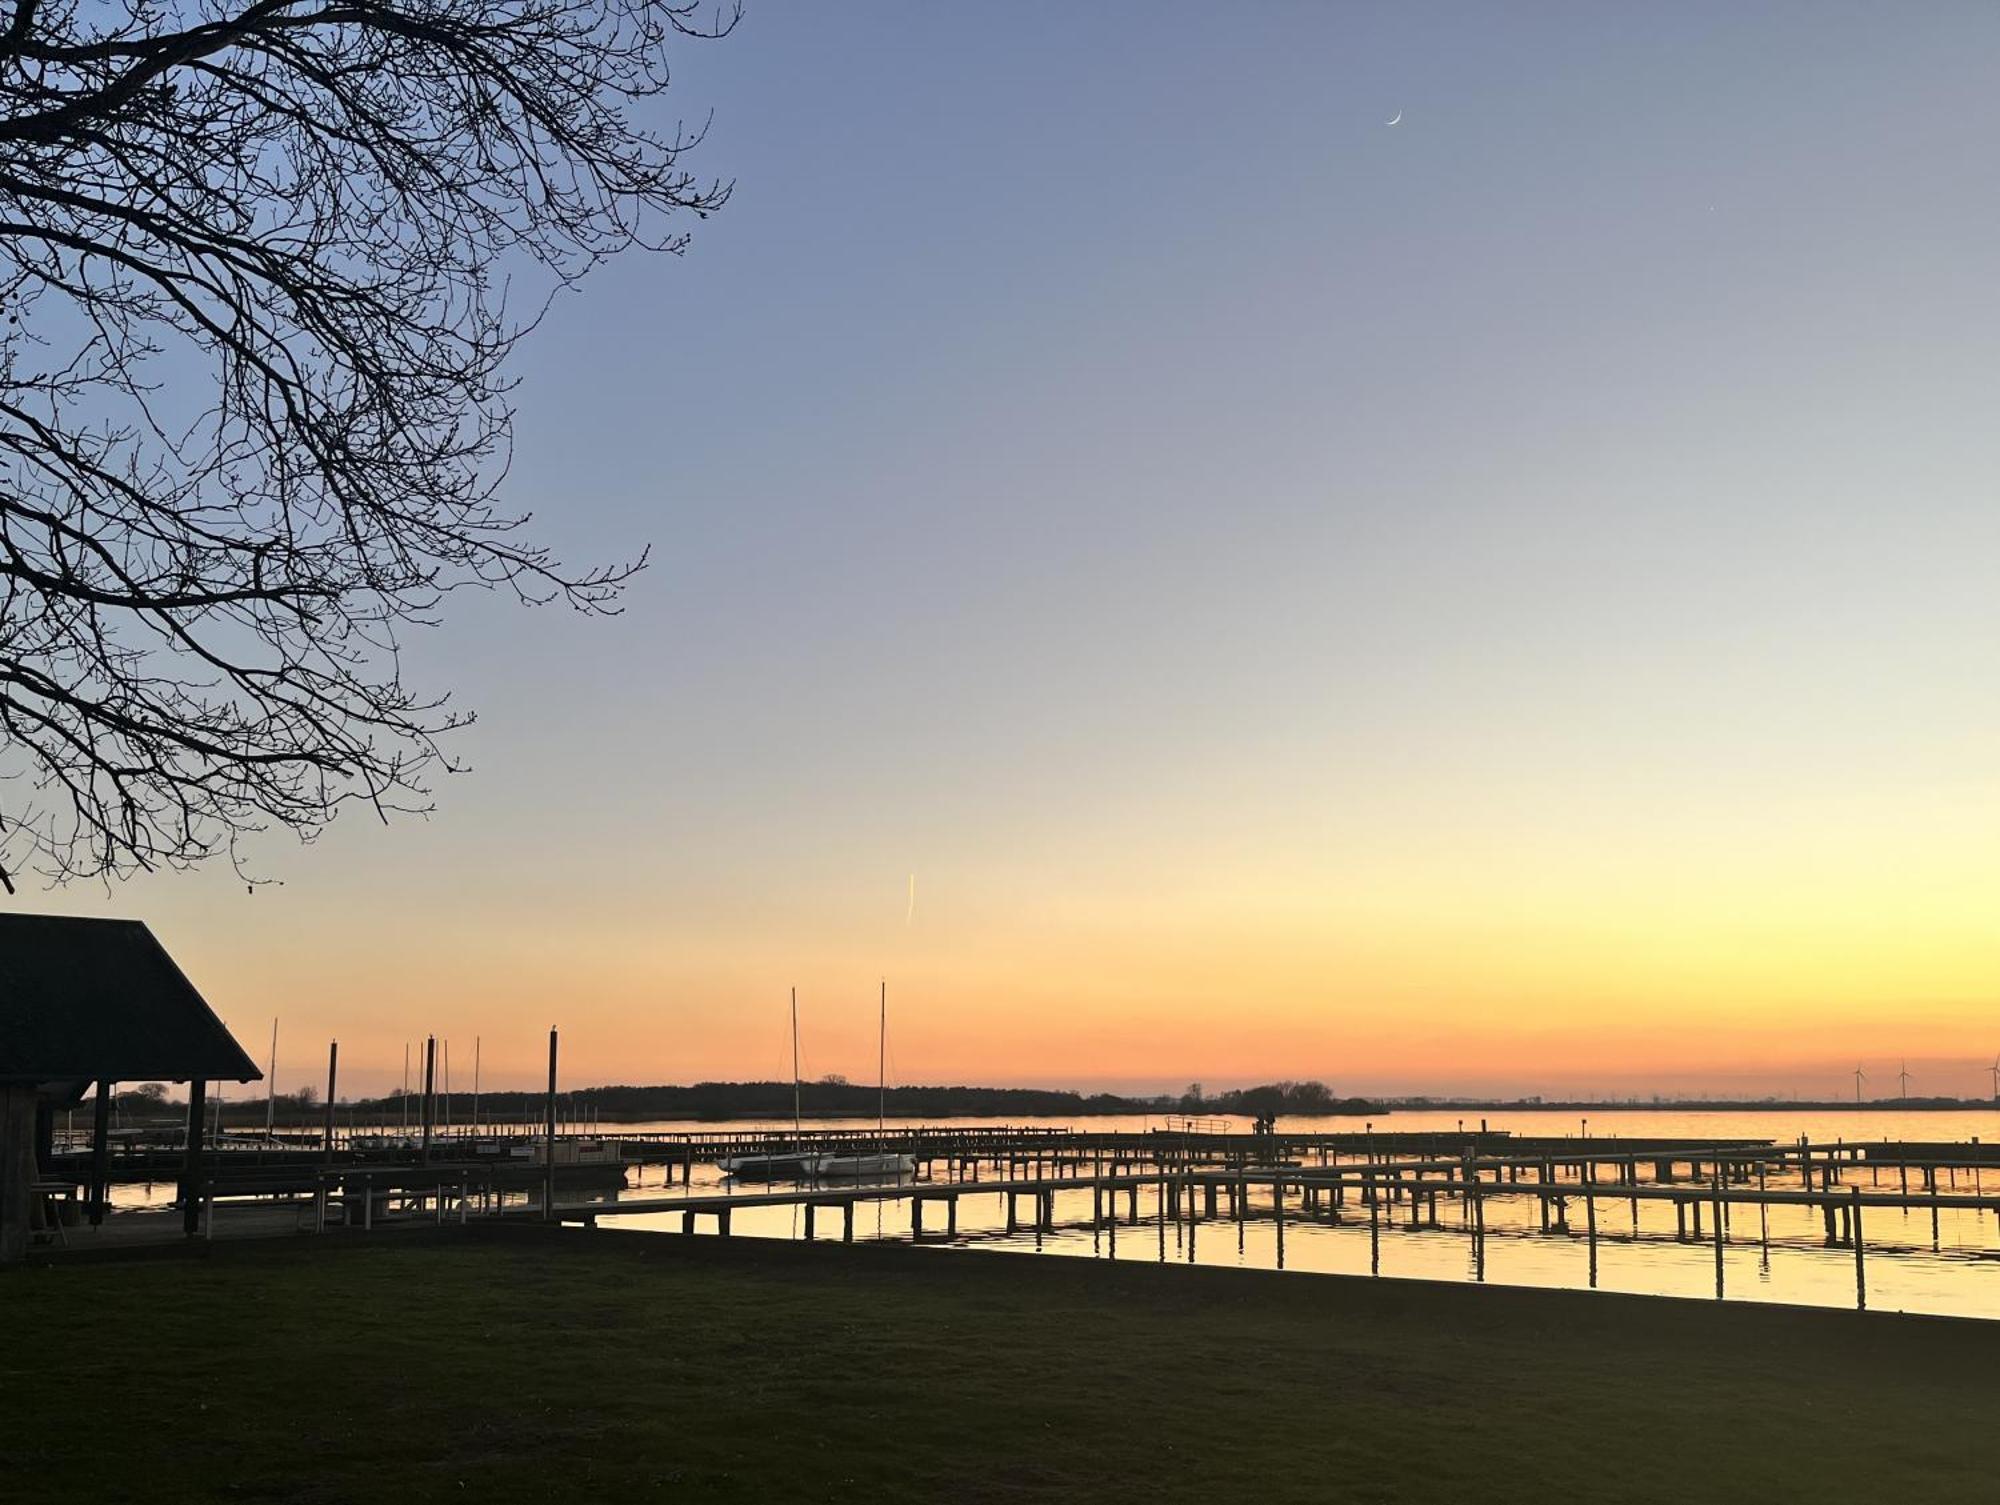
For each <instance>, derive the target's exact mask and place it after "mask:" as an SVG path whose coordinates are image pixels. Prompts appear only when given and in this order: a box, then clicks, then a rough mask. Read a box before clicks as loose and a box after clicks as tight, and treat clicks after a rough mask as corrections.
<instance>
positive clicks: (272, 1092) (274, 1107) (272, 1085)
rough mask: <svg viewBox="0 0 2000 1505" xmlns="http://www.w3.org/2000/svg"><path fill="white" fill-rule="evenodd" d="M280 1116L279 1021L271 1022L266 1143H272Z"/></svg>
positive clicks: (265, 1102)
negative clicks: (273, 1130) (272, 1136)
mask: <svg viewBox="0 0 2000 1505" xmlns="http://www.w3.org/2000/svg"><path fill="white" fill-rule="evenodd" d="M277 1115H278V1021H277V1020H276V1019H275V1018H273V1019H272V1020H271V1075H270V1077H269V1079H267V1080H266V1081H265V1083H264V1143H265V1144H267V1145H268V1144H269V1143H270V1142H271V1131H272V1129H273V1128H274V1127H275V1126H276V1121H277Z"/></svg>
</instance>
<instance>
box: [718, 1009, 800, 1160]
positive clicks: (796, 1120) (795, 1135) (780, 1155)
mask: <svg viewBox="0 0 2000 1505" xmlns="http://www.w3.org/2000/svg"><path fill="white" fill-rule="evenodd" d="M816 1158H817V1157H815V1156H813V1155H810V1154H808V1153H807V1152H806V1148H805V1123H804V1120H803V1118H802V1117H801V1116H800V1113H799V990H798V989H797V988H793V989H792V1147H791V1149H790V1150H786V1151H779V1152H777V1153H774V1154H769V1155H735V1156H731V1157H730V1158H729V1159H727V1160H724V1161H723V1162H722V1169H723V1170H724V1171H725V1172H727V1173H728V1174H729V1175H732V1176H735V1177H736V1178H737V1179H738V1180H742V1181H804V1180H807V1179H808V1178H810V1177H811V1175H812V1174H813V1167H814V1161H815V1159H816Z"/></svg>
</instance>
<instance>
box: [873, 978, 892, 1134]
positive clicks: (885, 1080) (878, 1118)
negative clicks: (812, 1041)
mask: <svg viewBox="0 0 2000 1505" xmlns="http://www.w3.org/2000/svg"><path fill="white" fill-rule="evenodd" d="M875 1092H876V1098H875V1139H876V1147H877V1148H878V1149H879V1148H880V1146H881V1139H882V1134H883V1125H884V1124H885V1123H886V1122H887V1120H888V1117H889V979H888V978H886V977H885V978H883V979H882V1015H881V1022H880V1024H879V1026H878V1027H877V1030H876V1035H875Z"/></svg>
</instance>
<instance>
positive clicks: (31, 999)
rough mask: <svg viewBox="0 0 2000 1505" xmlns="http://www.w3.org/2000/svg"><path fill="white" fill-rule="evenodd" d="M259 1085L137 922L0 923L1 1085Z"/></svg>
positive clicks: (50, 918)
mask: <svg viewBox="0 0 2000 1505" xmlns="http://www.w3.org/2000/svg"><path fill="white" fill-rule="evenodd" d="M262 1075H263V1073H262V1072H260V1071H259V1070H258V1069H257V1067H256V1064H255V1063H254V1062H252V1061H251V1059H250V1057H249V1056H247V1055H245V1054H244V1053H243V1048H242V1047H241V1046H240V1045H238V1044H237V1043H236V1041H235V1040H234V1039H233V1038H232V1037H231V1036H230V1033H229V1031H228V1030H227V1029H225V1028H224V1027H223V1024H222V1021H221V1020H220V1019H218V1018H216V1017H215V1011H214V1010H213V1009H211V1008H210V1007H209V1006H208V1004H207V1002H206V1001H204V1000H203V998H202V996H201V994H199V993H197V992H196V991H195V988H194V984H193V983H191V982H189V981H188V980H187V977H186V975H185V974H184V973H182V971H181V969H180V968H179V967H177V966H175V965H174V959H173V958H172V957H171V956H168V955H167V953H166V948H165V947H163V946H161V944H160V943H159V942H158V941H157V940H155V939H154V937H153V932H152V931H150V930H148V929H147V928H146V927H145V926H144V925H143V924H141V923H140V922H139V921H137V920H97V919H78V918H75V917H72V916H68V915H33V914H0V1082H14V1083H20V1082H36V1083H40V1082H55V1081H79V1080H81V1081H105V1082H143V1081H166V1082H186V1081H193V1080H195V1079H197V1078H199V1079H203V1080H207V1081H237V1082H249V1081H255V1080H257V1079H258V1078H259V1077H261V1076H262Z"/></svg>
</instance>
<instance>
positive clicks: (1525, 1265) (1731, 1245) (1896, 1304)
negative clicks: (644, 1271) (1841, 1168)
mask: <svg viewBox="0 0 2000 1505" xmlns="http://www.w3.org/2000/svg"><path fill="white" fill-rule="evenodd" d="M1594 1112H1595V1114H1596V1125H1597V1126H1598V1127H1612V1126H1615V1127H1616V1128H1617V1129H1619V1130H1620V1131H1621V1132H1620V1133H1619V1134H1593V1135H1592V1136H1591V1137H1592V1138H1593V1139H1604V1140H1607V1141H1615V1140H1616V1139H1617V1138H1621V1137H1629V1138H1640V1137H1655V1136H1657V1137H1684V1138H1729V1137H1744V1138H1754V1139H1768V1140H1788V1139H1795V1138H1797V1137H1798V1136H1799V1135H1800V1134H1805V1135H1807V1136H1809V1137H1810V1138H1812V1139H1813V1140H1814V1141H1815V1142H1817V1143H1832V1142H1836V1141H1841V1140H1853V1139H1867V1140H1870V1141H1873V1140H1880V1139H1899V1138H1901V1139H1909V1140H1914V1141H1923V1142H1937V1141H1945V1140H1954V1139H1955V1140H1959V1141H1971V1140H1976V1139H1983V1140H1984V1141H1985V1142H1988V1143H1990V1142H1991V1141H1992V1138H1993V1136H1994V1134H1995V1133H1996V1132H1997V1131H2000V1112H1983V1111H1977V1112H1958V1113H1905V1114H1888V1113H1884V1114H1872V1113H1870V1114H1862V1115H1858V1116H1857V1117H1858V1119H1859V1122H1858V1123H1857V1122H1856V1121H1855V1120H1854V1119H1850V1118H1847V1117H1845V1116H1841V1115H1826V1114H1816V1115H1796V1116H1792V1115H1786V1114H1781V1113H1773V1114H1760V1113H1705V1112H1701V1111H1698V1110H1697V1111H1649V1112H1644V1113H1626V1114H1610V1113H1606V1112H1605V1111H1604V1110H1601V1109H1599V1110H1594ZM1462 1116H1463V1115H1458V1114H1455V1113H1446V1114H1414V1113H1412V1114H1403V1113H1398V1114H1396V1115H1395V1116H1394V1119H1393V1127H1394V1128H1395V1129H1396V1130H1399V1131H1410V1130H1422V1129H1436V1128H1451V1127H1454V1126H1455V1123H1456V1121H1457V1119H1458V1118H1460V1117H1462ZM1489 1117H1491V1118H1492V1120H1493V1121H1492V1127H1493V1128H1494V1129H1502V1128H1505V1129H1511V1130H1513V1131H1514V1132H1516V1133H1518V1134H1521V1135H1523V1136H1538V1135H1552V1134H1557V1133H1561V1132H1563V1131H1562V1129H1560V1128H1558V1127H1557V1122H1558V1121H1559V1122H1561V1123H1563V1124H1566V1125H1568V1126H1569V1127H1571V1128H1572V1129H1574V1128H1576V1127H1577V1121H1576V1120H1575V1119H1573V1118H1570V1117H1569V1116H1568V1115H1562V1116H1561V1117H1560V1119H1559V1120H1558V1119H1557V1116H1556V1115H1551V1114H1526V1113H1524V1114H1518V1115H1509V1116H1508V1117H1507V1119H1506V1120H1505V1121H1504V1122H1502V1121H1501V1120H1500V1119H1499V1117H1498V1116H1497V1115H1489ZM1829 1119H1832V1120H1833V1121H1832V1122H1829V1121H1828V1120H1829ZM1140 1126H1141V1125H1140V1124H1138V1123H1133V1124H1129V1125H1128V1124H1124V1123H1116V1124H1114V1123H1098V1122H1095V1121H1093V1122H1091V1123H1089V1124H1087V1125H1085V1126H1084V1127H1087V1128H1107V1129H1108V1128H1138V1127H1140ZM1283 1127H1284V1128H1286V1129H1300V1130H1312V1129H1320V1130H1338V1129H1343V1128H1345V1127H1347V1126H1346V1125H1345V1124H1343V1123H1339V1122H1330V1123H1312V1122H1300V1123H1289V1124H1286V1125H1284V1126H1283ZM1357 1127H1358V1126H1357ZM1857 1129H1858V1130H1859V1132H1857ZM1578 1137H1581V1136H1580V1134H1579V1136H1578ZM1849 1174H1850V1177H1851V1179H1852V1180H1853V1181H1855V1182H1858V1183H1859V1184H1861V1185H1863V1186H1866V1187H1870V1188H1877V1187H1879V1188H1880V1189H1881V1190H1883V1191H1892V1190H1900V1189H1901V1185H1902V1183H1901V1181H1900V1179H1897V1180H1893V1181H1885V1180H1884V1179H1883V1173H1880V1172H1877V1173H1875V1174H1873V1175H1872V1176H1871V1173H1870V1171H1869V1169H1868V1168H1867V1167H1866V1166H1862V1167H1860V1168H1858V1169H1855V1170H1851V1171H1850V1172H1849ZM1887 1174H1888V1175H1889V1176H1892V1177H1894V1176H1897V1175H1898V1173H1897V1172H1895V1171H1893V1170H1892V1171H1890V1172H1888V1173H1887ZM1965 1174H1966V1185H1965V1187H1964V1189H1965V1190H1967V1191H1973V1190H1978V1191H1982V1192H1983V1191H1984V1190H1986V1189H1987V1188H1988V1187H1989V1186H1990V1185H1991V1179H1992V1178H1991V1177H1987V1176H1983V1175H1982V1174H1981V1173H1979V1172H1967V1173H1965ZM1957 1179H1958V1178H1957V1176H1956V1175H1946V1174H1941V1175H1940V1187H1941V1189H1948V1188H1950V1187H1952V1186H1954V1185H1956V1184H1957ZM644 1189H645V1194H647V1195H650V1196H657V1195H659V1194H660V1192H661V1190H663V1189H668V1188H664V1187H663V1186H662V1177H661V1175H660V1172H659V1171H658V1170H657V1169H654V1170H651V1171H649V1172H647V1173H646V1175H645V1177H644ZM923 1189H924V1190H925V1191H926V1193H927V1194H930V1195H933V1196H936V1195H942V1194H944V1193H947V1192H950V1193H955V1194H956V1195H957V1197H958V1213H957V1219H956V1229H955V1232H953V1233H952V1234H950V1235H949V1236H947V1235H945V1234H944V1233H942V1232H940V1231H939V1230H938V1229H937V1228H936V1227H935V1226H933V1224H932V1223H927V1224H926V1226H925V1231H924V1233H923V1235H922V1237H921V1239H919V1240H918V1242H920V1243H921V1244H922V1245H923V1246H925V1247H927V1248H937V1249H939V1250H941V1251H948V1250H951V1249H963V1248H988V1249H1011V1250H1023V1251H1034V1252H1040V1253H1044V1254H1049V1255H1054V1256H1059V1257H1079V1258H1095V1259H1104V1260H1123V1261H1131V1260H1150V1261H1153V1262H1156V1263H1168V1264H1172V1263H1182V1264H1199V1265H1210V1266H1239V1267H1242V1268H1247V1269H1287V1270H1293V1271H1299V1272H1314V1273H1327V1274H1350V1275H1370V1274H1375V1275H1382V1276H1388V1277H1407V1278H1419V1279H1432V1280H1451V1281H1463V1280H1470V1281H1475V1282H1481V1281H1483V1282H1492V1283H1499V1284H1512V1285H1530V1286H1552V1287H1574V1288H1579V1289H1597V1290H1606V1291H1622V1292H1632V1293H1640V1294H1653V1295H1674V1296H1689V1297H1706V1298H1711V1299H1712V1298H1713V1297H1714V1296H1715V1294H1716V1281H1717V1275H1718V1259H1717V1245H1716V1241H1715V1239H1714V1228H1713V1217H1712V1214H1710V1215H1708V1216H1706V1217H1705V1218H1704V1220H1703V1221H1702V1223H1701V1225H1700V1227H1701V1234H1700V1236H1698V1237H1697V1236H1694V1235H1693V1233H1692V1231H1691V1228H1690V1226H1689V1225H1688V1224H1686V1223H1684V1222H1683V1219H1684V1218H1685V1217H1686V1211H1685V1207H1684V1206H1683V1205H1682V1204H1675V1203H1668V1202H1655V1201H1645V1200H1639V1199H1633V1198H1626V1197H1620V1196H1618V1195H1616V1193H1615V1190H1614V1189H1613V1188H1610V1187H1605V1188H1602V1189H1601V1190H1600V1191H1599V1192H1598V1193H1597V1194H1595V1195H1593V1196H1590V1197H1584V1196H1583V1195H1582V1194H1581V1190H1580V1188H1579V1189H1578V1191H1577V1193H1576V1194H1575V1195H1573V1196H1572V1197H1571V1198H1570V1199H1569V1203H1570V1208H1569V1214H1568V1221H1567V1223H1566V1224H1564V1223H1562V1222H1558V1223H1556V1224H1555V1225H1554V1226H1550V1227H1547V1228H1544V1227H1543V1226H1542V1221H1541V1213H1540V1210H1539V1202H1538V1200H1537V1199H1536V1198H1533V1197H1529V1196H1511V1195H1504V1194H1499V1193H1498V1191H1497V1189H1496V1194H1494V1195H1490V1196H1486V1195H1482V1196H1480V1197H1477V1198H1472V1199H1466V1200H1460V1199H1456V1198H1451V1197H1445V1198H1442V1199H1440V1201H1439V1203H1438V1204H1437V1207H1436V1209H1435V1213H1436V1216H1435V1220H1434V1221H1433V1219H1432V1217H1431V1216H1429V1215H1428V1211H1427V1214H1426V1216H1424V1217H1421V1218H1419V1219H1417V1220H1416V1221H1415V1222H1414V1223H1413V1222H1412V1220H1411V1218H1410V1216H1409V1214H1408V1209H1407V1207H1406V1206H1404V1207H1400V1208H1399V1207H1397V1206H1395V1205H1393V1204H1391V1205H1382V1204H1378V1205H1375V1206H1372V1207H1367V1208H1362V1207H1357V1206H1354V1205H1352V1204H1351V1203H1350V1204H1349V1205H1348V1206H1347V1207H1345V1208H1342V1209H1335V1208H1333V1207H1331V1206H1329V1205H1324V1204H1325V1202H1326V1201H1327V1199H1324V1198H1322V1199H1321V1200H1322V1204H1323V1205H1321V1206H1319V1207H1316V1208H1308V1207H1306V1206H1304V1205H1302V1199H1301V1197H1300V1195H1299V1191H1298V1188H1296V1187H1294V1188H1293V1189H1292V1195H1290V1196H1289V1197H1287V1198H1286V1200H1285V1202H1284V1204H1283V1207H1282V1210H1281V1209H1280V1208H1279V1206H1278V1205H1276V1204H1275V1203H1274V1202H1273V1200H1272V1197H1271V1194H1270V1191H1269V1188H1266V1187H1253V1188H1251V1195H1250V1196H1249V1198H1248V1200H1247V1202H1246V1204H1245V1205H1244V1206H1243V1209H1242V1212H1241V1215H1238V1214H1237V1213H1236V1211H1235V1198H1234V1196H1233V1195H1232V1193H1233V1190H1234V1188H1226V1189H1225V1190H1224V1191H1223V1193H1222V1196H1221V1200H1220V1203H1219V1208H1218V1210H1217V1211H1216V1212H1215V1213H1214V1214H1213V1215H1211V1213H1210V1211H1209V1207H1208V1202H1207V1195H1208V1194H1207V1193H1205V1192H1204V1191H1202V1190H1201V1189H1199V1188H1197V1189H1196V1190H1195V1191H1194V1192H1193V1194H1192V1195H1191V1196H1190V1197H1189V1198H1187V1199H1186V1200H1183V1199H1182V1198H1181V1197H1180V1196H1179V1195H1178V1194H1165V1195H1163V1193H1162V1191H1161V1188H1160V1183H1159V1182H1158V1181H1157V1180H1149V1181H1145V1182H1143V1183H1142V1184H1140V1185H1139V1186H1137V1187H1136V1188H1133V1189H1132V1190H1130V1191H1127V1190H1125V1189H1122V1188H1121V1189H1119V1190H1118V1191H1116V1192H1113V1193H1110V1194H1108V1196H1107V1197H1106V1198H1104V1199H1100V1198H1099V1197H1098V1195H1097V1194H1096V1193H1095V1192H1094V1191H1093V1190H1092V1189H1091V1188H1090V1187H1089V1186H1087V1185H1086V1186H1079V1187H1065V1188H1062V1189H1060V1190H1057V1191H1055V1192H1053V1193H1051V1194H1050V1196H1051V1204H1052V1206H1051V1210H1050V1215H1049V1216H1048V1217H1047V1218H1046V1219H1044V1218H1043V1217H1041V1216H1032V1217H1023V1218H1019V1219H1016V1220H1014V1226H1012V1227H1010V1226H1009V1215H1008V1209H1007V1206H1006V1202H1007V1198H1006V1197H1005V1196H1004V1195H1003V1194H1001V1193H1000V1192H999V1191H998V1190H997V1186H996V1183H994V1182H992V1181H987V1182H972V1181H966V1182H962V1183H949V1182H937V1183H927V1184H926V1185H925V1186H924V1187H923ZM670 1190H671V1192H672V1193H674V1194H679V1195H695V1196H701V1195H714V1194H718V1193H720V1194H729V1193H730V1185H729V1183H728V1182H727V1181H726V1179H725V1178H723V1177H721V1176H720V1175H718V1174H717V1173H715V1171H714V1169H713V1167H697V1168H696V1170H695V1173H694V1176H693V1179H692V1181H691V1182H690V1183H689V1184H688V1185H686V1186H685V1187H683V1186H682V1185H681V1184H680V1183H679V1182H678V1181H677V1180H676V1181H674V1182H673V1183H672V1185H671V1188H670ZM1918 1190H1920V1188H1919V1189H1918ZM632 1194H633V1193H628V1195H632ZM1106 1202H1108V1203H1109V1204H1110V1205H1109V1206H1108V1207H1107V1206H1106V1205H1105V1204H1106ZM863 1205H864V1206H865V1207H872V1208H873V1209H874V1212H873V1216H872V1217H865V1216H861V1215H857V1218H856V1237H857V1238H862V1237H872V1238H875V1239H882V1240H889V1241H895V1242H909V1241H910V1234H909V1221H910V1219H909V1210H908V1201H907V1199H903V1200H896V1201H880V1202H874V1203H866V1204H863ZM1688 1205H1694V1204H1688ZM1723 1213H1724V1216H1725V1219H1726V1221H1725V1227H1724V1238H1723V1241H1722V1244H1721V1251H1720V1261H1719V1265H1720V1276H1721V1282H1722V1289H1723V1296H1724V1299H1726V1300H1732V1301H1746V1300H1748V1301H1775V1302H1786V1303H1794V1304H1808V1305H1823V1306H1834V1307H1852V1306H1853V1305H1854V1304H1855V1300H1856V1267H1855V1260H1854V1254H1853V1251H1852V1249H1851V1248H1850V1247H1848V1246H1846V1245H1844V1244H1834V1245H1831V1246H1830V1245H1829V1244H1828V1240H1827V1233H1826V1229H1825V1227H1824V1226H1823V1224H1822V1221H1821V1214H1820V1211H1819V1209H1818V1208H1816V1207H1811V1206H1793V1205H1772V1206H1763V1207H1761V1208H1756V1209H1753V1208H1752V1207H1751V1206H1749V1205H1748V1204H1739V1203H1726V1204H1724V1207H1723ZM603 1222H604V1223H605V1225H606V1226H638V1227H658V1228H677V1227H678V1226H679V1224H678V1220H677V1219H676V1218H674V1217H673V1216H672V1215H665V1216H655V1215H639V1216H631V1217H607V1218H605V1219H603ZM864 1230H865V1231H864ZM732 1232H733V1234H734V1235H735V1236H739V1237H740V1236H750V1237H774V1238H798V1237H802V1236H803V1230H802V1225H801V1222H800V1220H799V1218H798V1217H797V1215H796V1212H795V1211H794V1210H792V1209H786V1208H758V1207H749V1206H746V1207H742V1208H740V1209H738V1210H737V1212H736V1213H735V1215H734V1218H733V1220H732ZM820 1236H821V1237H824V1236H825V1234H824V1232H822V1233H821V1235H820ZM1865 1243H1866V1251H1865V1252H1866V1281H1867V1299H1868V1305H1869V1307H1870V1308H1871V1309H1875V1310H1897V1311H1912V1312H1934V1313H1948V1314H1958V1315H1975V1316H1984V1317H2000V1218H1995V1217H1994V1216H1992V1215H1990V1214H1982V1213H1979V1212H1976V1211H1973V1210H1969V1209H1957V1208H1949V1207H1944V1208H1939V1207H1935V1206H1933V1207H1924V1206H1921V1205H1919V1206H1912V1207H1909V1208H1888V1207H1881V1206H1871V1207H1869V1208H1868V1209H1867V1223H1866V1233H1865Z"/></svg>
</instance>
